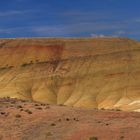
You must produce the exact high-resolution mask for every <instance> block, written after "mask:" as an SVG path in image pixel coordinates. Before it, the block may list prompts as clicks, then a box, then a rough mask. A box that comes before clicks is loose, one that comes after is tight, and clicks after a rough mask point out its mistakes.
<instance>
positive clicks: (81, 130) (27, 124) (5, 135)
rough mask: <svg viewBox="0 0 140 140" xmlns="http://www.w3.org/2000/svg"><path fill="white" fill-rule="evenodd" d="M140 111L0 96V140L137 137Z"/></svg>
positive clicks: (128, 139)
mask: <svg viewBox="0 0 140 140" xmlns="http://www.w3.org/2000/svg"><path fill="white" fill-rule="evenodd" d="M139 139H140V113H136V112H123V111H119V110H114V111H113V110H97V109H81V108H73V107H66V106H62V105H59V106H56V105H49V104H40V103H37V102H32V101H25V100H17V99H9V98H1V99H0V140H139Z"/></svg>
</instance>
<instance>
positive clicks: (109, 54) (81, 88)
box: [0, 38, 140, 111]
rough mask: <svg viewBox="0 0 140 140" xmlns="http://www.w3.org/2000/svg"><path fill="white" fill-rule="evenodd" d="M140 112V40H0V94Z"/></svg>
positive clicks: (1, 95) (69, 104)
mask: <svg viewBox="0 0 140 140" xmlns="http://www.w3.org/2000/svg"><path fill="white" fill-rule="evenodd" d="M7 96H9V97H12V98H21V99H28V100H34V101H39V102H42V103H52V104H65V105H68V106H74V107H84V108H119V109H122V110H128V111H140V43H139V42H137V41H134V40H131V39H127V38H81V39H78V38H68V39H66V38H29V39H28V38H23V39H0V97H7Z"/></svg>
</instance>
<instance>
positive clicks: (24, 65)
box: [21, 63, 29, 67]
mask: <svg viewBox="0 0 140 140" xmlns="http://www.w3.org/2000/svg"><path fill="white" fill-rule="evenodd" d="M28 65H29V64H27V63H24V64H22V65H21V66H22V67H26V66H28Z"/></svg>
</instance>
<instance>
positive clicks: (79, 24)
mask: <svg viewBox="0 0 140 140" xmlns="http://www.w3.org/2000/svg"><path fill="white" fill-rule="evenodd" d="M139 6H140V0H1V1H0V38H15V37H96V36H101V37H102V36H114V37H117V36H121V37H129V38H134V39H137V40H140V8H139Z"/></svg>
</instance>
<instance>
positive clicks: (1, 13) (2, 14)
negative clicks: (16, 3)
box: [0, 10, 31, 17]
mask: <svg viewBox="0 0 140 140" xmlns="http://www.w3.org/2000/svg"><path fill="white" fill-rule="evenodd" d="M29 12H31V10H10V11H0V17H8V16H15V15H23V14H27V13H29Z"/></svg>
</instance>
